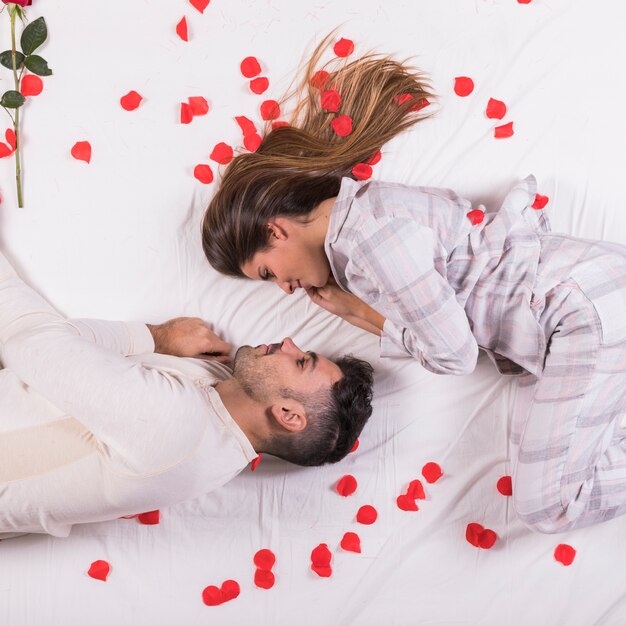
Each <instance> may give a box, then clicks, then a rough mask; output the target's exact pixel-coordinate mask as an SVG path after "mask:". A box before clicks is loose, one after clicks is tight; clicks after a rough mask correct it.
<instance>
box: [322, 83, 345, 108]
mask: <svg viewBox="0 0 626 626" xmlns="http://www.w3.org/2000/svg"><path fill="white" fill-rule="evenodd" d="M340 106H341V96H340V95H339V92H338V91H335V90H334V89H327V90H326V91H324V92H322V109H326V111H330V112H331V113H337V111H339V107H340Z"/></svg>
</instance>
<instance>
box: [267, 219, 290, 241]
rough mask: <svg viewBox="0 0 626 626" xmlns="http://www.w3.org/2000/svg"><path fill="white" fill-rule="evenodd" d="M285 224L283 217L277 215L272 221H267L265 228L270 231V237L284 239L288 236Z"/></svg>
mask: <svg viewBox="0 0 626 626" xmlns="http://www.w3.org/2000/svg"><path fill="white" fill-rule="evenodd" d="M286 226H287V224H286V223H285V221H284V219H283V218H280V217H277V218H276V219H275V220H274V221H272V222H268V224H267V229H268V230H269V231H270V239H278V240H280V241H284V240H285V239H287V237H288V236H289V233H288V230H287V228H286Z"/></svg>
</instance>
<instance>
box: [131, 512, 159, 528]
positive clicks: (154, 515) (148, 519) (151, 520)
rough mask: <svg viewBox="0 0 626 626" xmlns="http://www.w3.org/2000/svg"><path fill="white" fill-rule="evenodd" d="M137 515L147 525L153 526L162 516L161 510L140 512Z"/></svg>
mask: <svg viewBox="0 0 626 626" xmlns="http://www.w3.org/2000/svg"><path fill="white" fill-rule="evenodd" d="M137 517H138V518H139V522H140V523H141V524H145V525H146V526H152V525H154V524H158V523H159V521H160V518H161V512H160V511H159V510H156V511H147V512H146V513H139V515H138V516H137Z"/></svg>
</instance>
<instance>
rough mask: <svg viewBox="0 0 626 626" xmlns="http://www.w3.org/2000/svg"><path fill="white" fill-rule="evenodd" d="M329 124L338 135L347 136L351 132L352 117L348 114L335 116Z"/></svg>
mask: <svg viewBox="0 0 626 626" xmlns="http://www.w3.org/2000/svg"><path fill="white" fill-rule="evenodd" d="M330 125H331V126H332V127H333V130H334V131H335V132H336V133H337V134H338V135H339V136H340V137H347V136H348V135H349V134H350V133H351V132H352V118H351V117H350V116H349V115H339V116H337V117H336V118H335V119H334V120H333V121H332V122H331V123H330Z"/></svg>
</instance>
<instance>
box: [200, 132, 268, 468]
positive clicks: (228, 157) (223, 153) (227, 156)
mask: <svg viewBox="0 0 626 626" xmlns="http://www.w3.org/2000/svg"><path fill="white" fill-rule="evenodd" d="M209 158H210V159H212V160H213V161H216V162H217V163H219V164H220V165H226V164H227V163H230V162H231V161H232V159H233V149H232V148H231V147H230V146H229V145H228V144H227V143H224V142H223V141H221V142H220V143H218V144H215V147H214V148H213V151H212V152H211V156H210V157H209ZM260 458H261V455H259V456H257V458H256V459H254V461H252V464H253V465H254V463H255V462H256V464H257V465H258V464H259V461H257V459H259V460H260ZM255 468H256V465H255V467H254V468H253V471H254V469H255Z"/></svg>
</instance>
